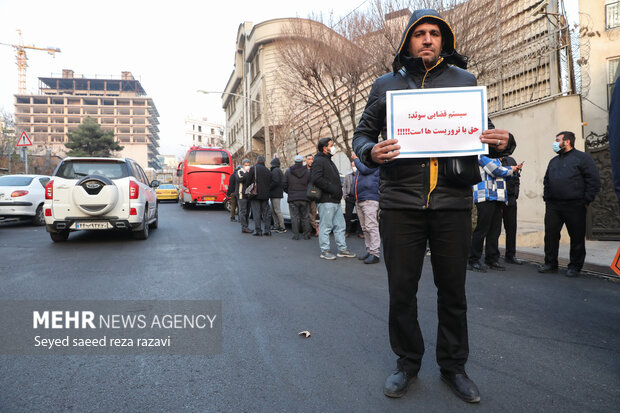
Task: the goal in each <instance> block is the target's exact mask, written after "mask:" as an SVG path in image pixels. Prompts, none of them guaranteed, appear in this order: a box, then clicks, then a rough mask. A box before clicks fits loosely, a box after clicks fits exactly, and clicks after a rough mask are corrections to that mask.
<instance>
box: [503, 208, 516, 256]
mask: <svg viewBox="0 0 620 413" xmlns="http://www.w3.org/2000/svg"><path fill="white" fill-rule="evenodd" d="M502 220H503V221H504V231H505V232H506V253H505V255H504V257H505V258H506V259H511V258H514V257H515V254H516V252H517V204H515V205H505V204H504V205H502Z"/></svg>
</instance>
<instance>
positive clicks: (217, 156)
mask: <svg viewBox="0 0 620 413" xmlns="http://www.w3.org/2000/svg"><path fill="white" fill-rule="evenodd" d="M187 164H188V165H201V166H205V165H206V166H223V165H230V160H229V159H228V154H227V153H226V152H224V151H208V150H202V151H201V150H198V151H191V152H190V153H189V155H188V158H187Z"/></svg>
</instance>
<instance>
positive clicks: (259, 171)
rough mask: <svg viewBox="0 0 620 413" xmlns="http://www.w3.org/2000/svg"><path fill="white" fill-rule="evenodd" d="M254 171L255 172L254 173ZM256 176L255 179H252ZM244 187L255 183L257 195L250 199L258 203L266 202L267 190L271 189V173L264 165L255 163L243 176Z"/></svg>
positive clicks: (267, 197)
mask: <svg viewBox="0 0 620 413" xmlns="http://www.w3.org/2000/svg"><path fill="white" fill-rule="evenodd" d="M254 171H256V172H254ZM255 174H256V179H255V178H254V176H255ZM244 181H245V186H246V187H247V186H249V185H250V184H252V183H256V187H257V189H258V195H256V197H254V198H252V199H257V200H260V201H266V200H268V199H269V188H270V187H271V172H269V169H267V167H266V166H265V164H264V163H257V164H256V165H254V166H253V167H251V168H250V170H249V171H248V173H247V174H245V176H244Z"/></svg>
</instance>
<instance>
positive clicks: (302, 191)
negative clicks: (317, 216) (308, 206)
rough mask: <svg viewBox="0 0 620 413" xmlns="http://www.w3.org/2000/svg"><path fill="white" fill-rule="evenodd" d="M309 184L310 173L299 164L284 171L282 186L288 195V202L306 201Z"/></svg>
mask: <svg viewBox="0 0 620 413" xmlns="http://www.w3.org/2000/svg"><path fill="white" fill-rule="evenodd" d="M309 183H310V171H309V170H308V168H306V167H305V166H304V165H303V164H301V163H296V164H295V165H293V166H291V167H290V168H288V169H287V170H286V172H285V173H284V179H283V180H282V186H283V187H284V191H285V192H286V193H287V194H288V202H293V201H308V198H306V191H307V190H308V184H309Z"/></svg>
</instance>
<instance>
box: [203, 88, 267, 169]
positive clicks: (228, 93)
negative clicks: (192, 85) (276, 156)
mask: <svg viewBox="0 0 620 413" xmlns="http://www.w3.org/2000/svg"><path fill="white" fill-rule="evenodd" d="M196 92H198V93H204V94H205V95H209V94H220V95H232V96H237V97H240V98H242V99H245V100H247V101H249V102H254V103H258V104H259V105H261V106H262V107H263V123H264V126H265V158H266V159H271V139H270V136H269V117H268V114H267V106H266V104H265V101H264V100H256V99H252V98H250V97H248V96H244V95H240V94H238V93H232V92H221V91H217V90H202V89H198V90H197V91H196ZM245 122H247V119H246V118H245V116H244V123H245ZM246 130H247V131H248V132H247V133H248V137H249V138H250V139H251V136H250V135H251V134H252V129H251V122H248V125H247V127H246Z"/></svg>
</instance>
